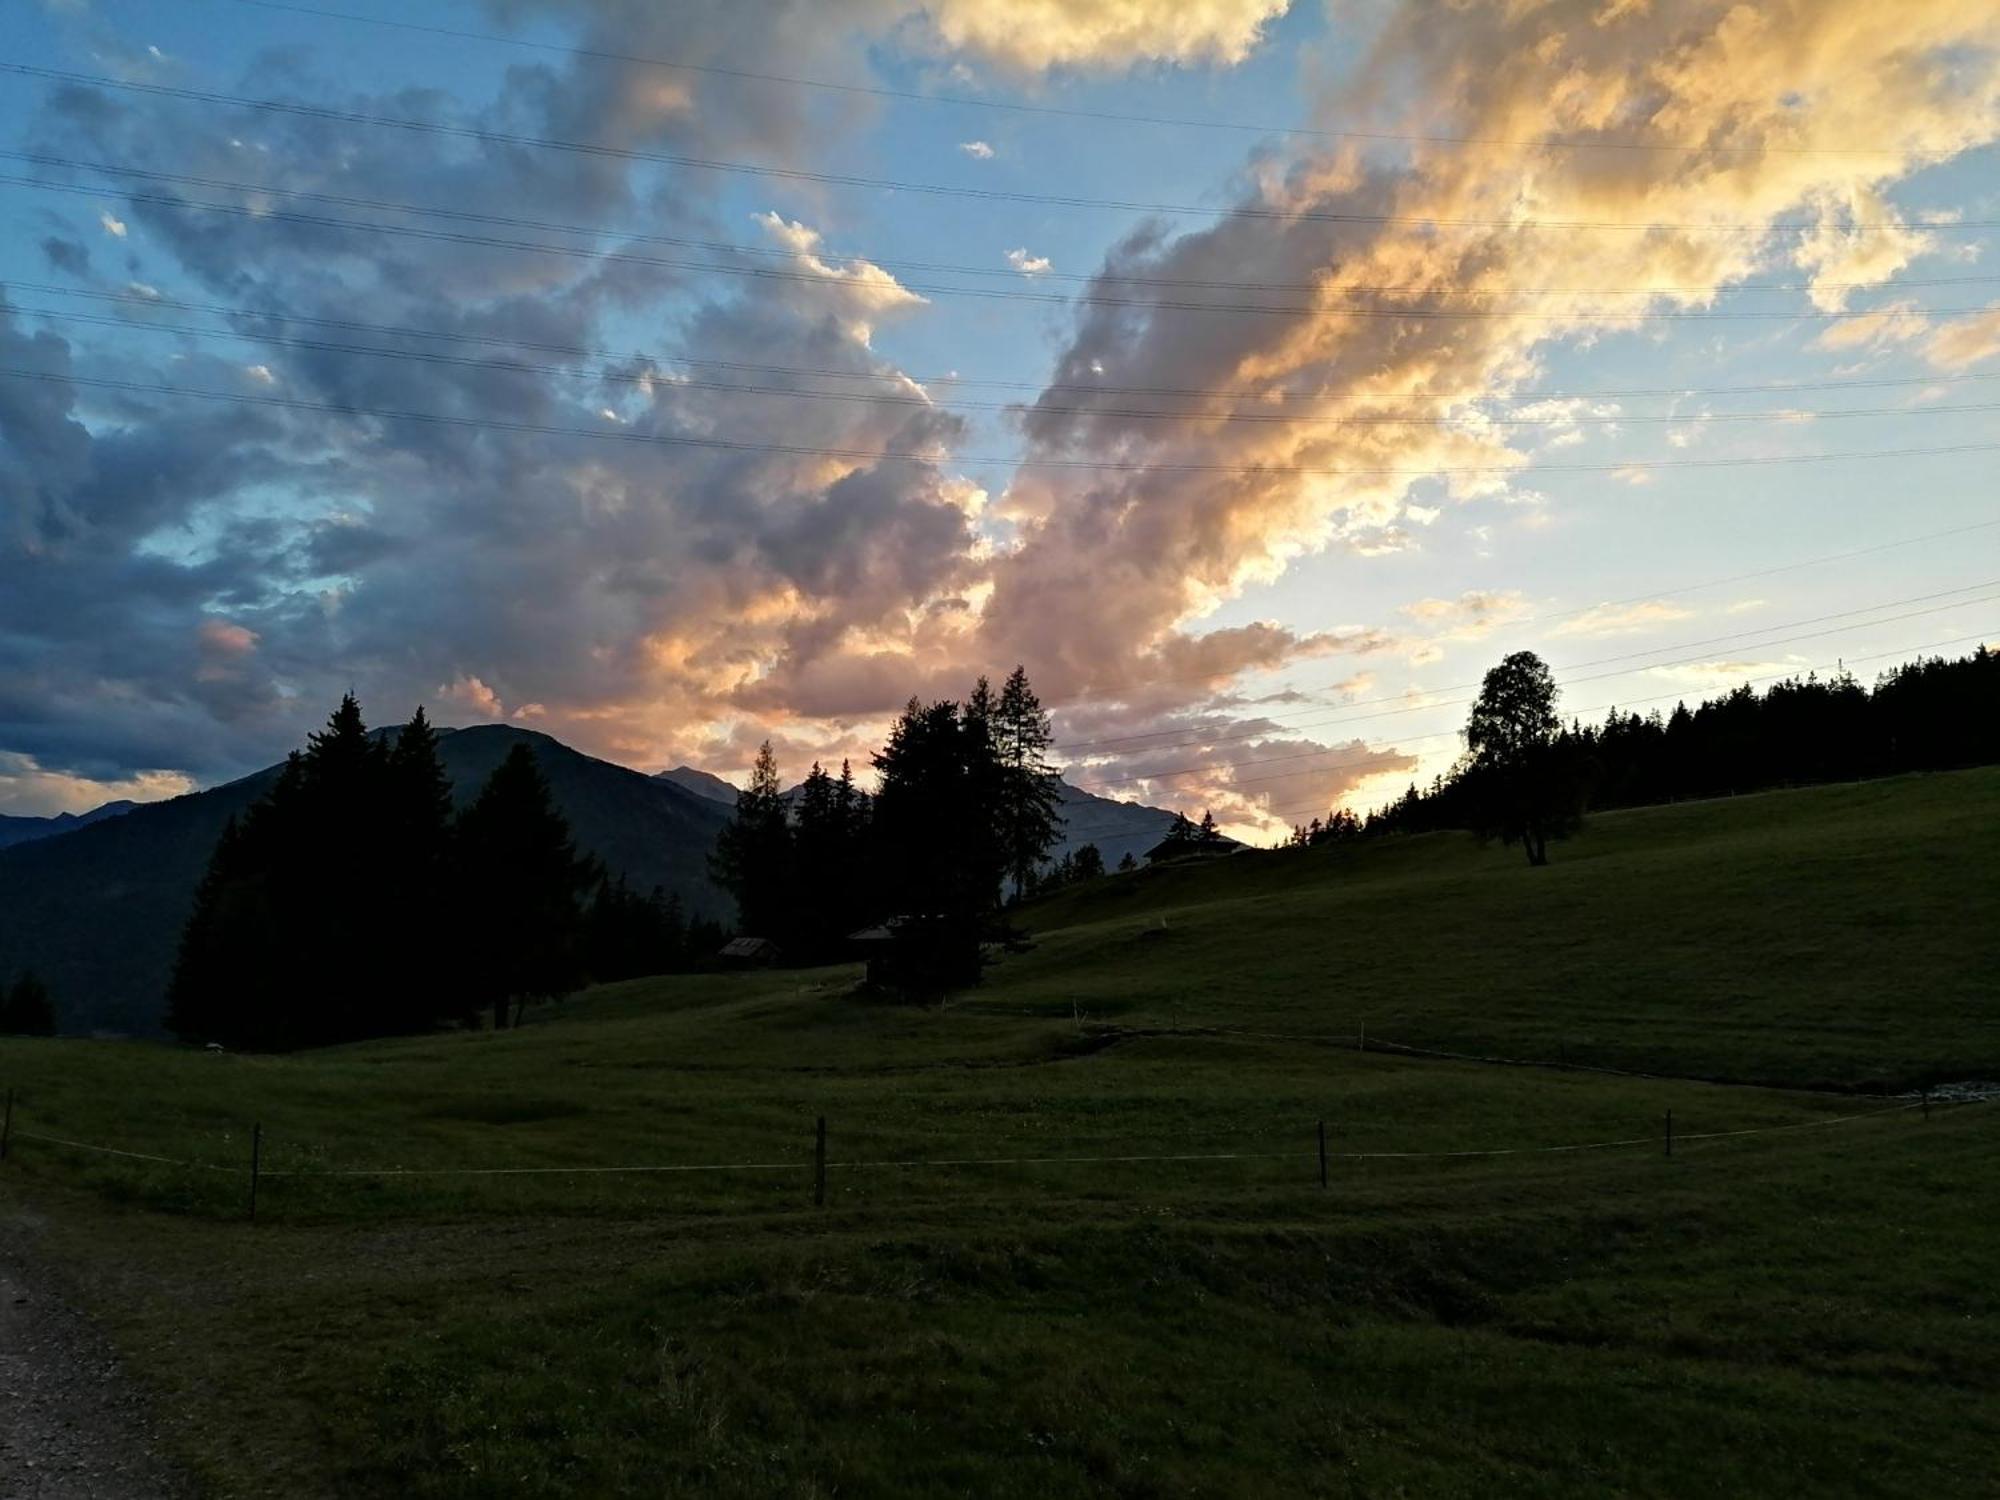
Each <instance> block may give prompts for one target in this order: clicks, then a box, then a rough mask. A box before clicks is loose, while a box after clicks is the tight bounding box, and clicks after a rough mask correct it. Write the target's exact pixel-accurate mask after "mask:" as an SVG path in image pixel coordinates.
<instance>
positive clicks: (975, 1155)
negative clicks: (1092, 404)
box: [0, 772, 2000, 1497]
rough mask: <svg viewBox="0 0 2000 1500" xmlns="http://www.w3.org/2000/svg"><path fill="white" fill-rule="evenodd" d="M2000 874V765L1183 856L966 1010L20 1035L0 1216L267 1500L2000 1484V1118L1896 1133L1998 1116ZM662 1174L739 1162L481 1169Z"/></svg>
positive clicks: (741, 1000) (790, 986)
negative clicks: (1978, 1089)
mask: <svg viewBox="0 0 2000 1500" xmlns="http://www.w3.org/2000/svg"><path fill="white" fill-rule="evenodd" d="M1996 835H2000V773H1994V772H1971V773H1963V774H1959V775H1952V776H1936V777H1924V778H1913V779H1905V780H1901V781H1895V782H1883V783H1873V784H1866V785H1860V786H1853V787H1841V788H1829V789H1821V790H1815V791H1806V792H1794V793H1783V794H1773V795H1770V796H1763V797H1754V798H1742V799H1735V800H1732V801H1728V802H1719V803H1708V804H1699V805H1687V806H1682V807H1676V808H1666V809H1658V810H1651V811H1646V812H1636V813H1627V814H1620V815H1617V816H1607V817H1602V818H1598V819H1595V820H1593V822H1592V823H1591V825H1590V827H1589V829H1588V831H1587V832H1586V834H1585V836H1584V837H1583V838H1581V839H1579V840H1578V841H1576V842H1574V843H1572V844H1569V845H1566V846H1563V847H1562V848H1560V849H1559V850H1558V851H1557V852H1556V863H1555V864H1553V865H1552V866H1550V867H1549V868H1548V869H1544V870H1529V869H1527V868H1526V867H1525V865H1524V864H1522V863H1521V862H1520V861H1519V858H1518V855H1517V854H1515V853H1514V852H1512V851H1508V850H1504V849H1499V848H1485V849H1482V848H1480V847H1479V846H1477V845H1476V844H1474V843H1472V842H1471V841H1470V840H1466V839H1460V838H1447V837H1433V838H1424V839H1414V840H1409V841H1402V842H1396V843H1388V844H1382V845H1377V846H1371V847H1366V848H1360V849H1356V850H1352V851H1345V852H1341V853H1338V854H1328V853H1326V852H1324V851H1318V852H1312V853H1298V854H1286V855H1277V856H1268V857H1259V858H1255V859H1249V858H1245V859H1239V860H1234V861H1229V862H1226V863H1224V864H1221V865H1216V866H1209V867H1205V868H1200V869H1176V870H1166V871H1153V872H1146V873H1144V874H1141V875H1138V876H1131V877H1118V878H1115V879H1111V880H1107V881H1105V882H1102V883H1101V884H1099V885H1097V886H1095V887H1092V888H1086V889H1081V890H1078V891H1075V892H1072V893H1070V894H1068V895H1066V896H1064V897H1062V898H1060V899H1058V900H1054V901H1050V902H1047V903H1045V904H1043V905H1041V906H1039V907H1037V908H1033V909H1031V910H1030V911H1029V913H1027V915H1026V923H1027V925H1028V926H1029V928H1030V929H1031V932H1032V944H1031V946H1030V947H1029V948H1028V949H1027V950H1026V951H1024V952H1020V953H1017V954H1010V955H1008V956H1006V957H1005V958H1003V959H1002V961H1001V962H1000V963H999V964H998V965H997V966H996V968H995V969H994V970H993V972H992V974H991V975H990V977H989V980H988V983H987V984H986V985H984V986H982V987H981V988H980V989H979V990H977V991H976V992H973V993H971V994H968V995H967V996H965V997H963V998H961V999H960V1000H958V1001H955V1002H954V1003H953V1004H952V1005H951V1006H949V1007H947V1008H945V1009H944V1010H942V1011H938V1010H925V1011H916V1010H909V1009H903V1008H898V1007H890V1006H883V1005H875V1004H867V1003H861V1002H857V1001H856V1000H854V999H852V998H851V997H850V995H849V990H850V987H851V985H852V982H853V978H854V975H853V974H852V972H851V971H846V970H821V971H814V972H810V973H804V974H798V973H779V974H769V975H751V976H740V977H714V978H700V979H676V980H660V981H639V982H634V983H631V984H627V985H621V986H615V987H610V988H607V989H604V990H600V991H596V992H593V993H591V994H589V995H586V996H583V997H579V998H578V999H577V1000H575V1001H573V1002H571V1003H569V1004H568V1005H567V1006H565V1007H562V1008H560V1010H558V1011H556V1012H554V1013H551V1014H549V1015H547V1016H544V1017H542V1018H539V1020H538V1022H537V1024H535V1025H533V1026H530V1027H529V1028H527V1029H525V1030H523V1031H521V1032H518V1033H514V1034H502V1035H497V1036H496V1035H470V1034H468V1035H452V1036H440V1037H433V1038H421V1039H413V1040H408V1041H401V1042H393V1043H383V1044H375V1045H370V1046H366V1047H356V1048H348V1049H340V1050H336V1051H329V1052H322V1053H313V1054H304V1055H299V1056H293V1057H283V1058H259V1057H242V1056H226V1057H218V1056H209V1055H203V1054H200V1053H191V1052H184V1051H179V1050H172V1049H164V1048H155V1047H147V1046H139V1045H120V1044H102V1043H96V1044H93V1043H78V1042H7V1043H0V1083H10V1084H12V1085H14V1086H15V1087H16V1088H17V1089H18V1091H19V1093H18V1102H17V1115H16V1120H15V1131H16V1137H15V1151H14V1155H13V1157H12V1159H11V1160H9V1162H8V1163H7V1164H6V1166H5V1168H4V1169H0V1205H4V1207H5V1208H6V1210H7V1211H8V1213H9V1215H10V1216H11V1217H12V1218H13V1220H14V1221H15V1223H16V1224H17V1225H21V1226H26V1227H25V1229H24V1230H23V1232H24V1233H27V1234H28V1235H30V1236H31V1238H32V1239H33V1240H34V1241H35V1242H37V1243H39V1244H40V1245H42V1246H43V1247H44V1249H45V1250H46V1252H47V1253H48V1254H49V1255H50V1256H52V1257H54V1258H56V1259H58V1260H59V1262H60V1263H61V1264H62V1265H63V1267H64V1268H65V1270H66V1272H67V1273H68V1275H69V1277H70V1279H71V1280H72V1281H73V1282H74V1284H75V1286H76V1288H77V1291H78V1294H79V1296H80V1297H81V1298H82V1300H84V1302H85V1303H86V1305H88V1306H90V1307H91V1308H92V1309H93V1310H94V1311H96V1312H98V1313H99V1314H100V1316H102V1317H103V1318H104V1319H105V1321H106V1324H107V1326H108V1327H109V1328H110V1329H111V1331H112V1332H113V1334H114V1336H115V1337H116V1338H117V1339H118V1340H119V1341H120V1343H121V1344H122V1345H123V1347H124V1348H125V1349H126V1350H127V1351H128V1353H129V1355H130V1358H131V1361H132V1363H133V1366H134V1368H135V1369H136V1370H137V1371H138V1372H139V1373H140V1374H141V1375H142V1376H143V1377H144V1378H145V1379H146V1381H147V1382H148V1383H149V1384H150V1385H151V1386H152V1388H153V1389H154V1390H155V1391H156V1392H157V1393H158V1395H159V1398H160V1408H161V1412H162V1414H163V1417H164V1419H165V1422H166V1426H167V1429H168V1431H169V1432H170V1434H171V1435H172V1437H173V1440H174V1442H175V1443H176V1444H177V1446H178V1448H179V1450H180V1451H181V1453H182V1454H183V1455H184V1456H185V1457H186V1458H187V1459H188V1461H189V1462H190V1463H192V1464H193V1465H195V1466H196V1468H197V1470H198V1471H199V1472H200V1473H201V1474H202V1476H203V1477H204V1478H205V1479H206V1480H207V1481H208V1483H209V1484H210V1485H211V1487H212V1488H213V1489H214V1490H215V1491H216V1492H217V1493H220V1494H225V1495H263V1494H272V1493H286V1494H313V1493H399V1494H416V1495H438V1496H472V1495H479V1496H486V1495H501V1496H512V1495H521V1496H528V1495H555V1494H583V1493H590V1494H598V1493H629V1494H638V1495H652V1494H661V1493H683V1492H685V1493H705V1494H718V1495H773V1494H778V1495H820V1496H827V1495H836V1494H837V1495H867V1494H879V1493H885V1492H900V1493H923V1494H932V1493H964V1494H995V1495H1029V1494H1033V1495H1036V1496H1038V1497H1047V1496H1050V1495H1068V1494H1077V1495H1082V1494H1103V1493H1111V1494H1121V1495H1132V1496H1141V1495H1264V1494H1272V1493H1314V1494H1357V1495H1359V1494H1367V1495H1384V1494H1388V1495H1395V1494H1408V1495H1474V1494H1481V1495H1484V1494H1493V1493H1510V1494H1534V1495H1591V1494H1603V1493H1607V1492H1621V1493H1633V1494H1648V1495H1662V1496H1665V1495H1675V1496H1679V1495H1685V1494H1689V1493H1696V1492H1704V1493H1716V1494H1746V1493H1772V1492H1779V1493H1789V1492H1799V1491H1803V1490H1807V1489H1811V1490H1815V1491H1818V1492H1821V1493H1827V1494H1871V1495H1872V1494H1882V1495H1888V1494H1908V1493H1913V1492H1918V1491H1924V1492H1928V1493H1932V1494H1983V1493H1990V1492H1991V1490H1992V1487H1993V1485H1994V1483H1995V1480H1994V1475H1995V1472H1996V1468H2000V1416H1996V1414H1995V1411H1994V1409H1993V1403H1992V1401H1991V1399H1990V1398H1991V1393H1992V1391H1993V1389H1994V1388H1995V1386H1996V1384H2000V1338H1996V1335H1995V1332H1994V1327H1995V1323H1994V1315H1995V1313H1996V1311H2000V1309H1996V1306H1995V1303H1996V1300H2000V1299H1996V1294H1995V1292H1994V1289H1993V1276H1992V1270H1993V1267H1994V1266H1995V1265H1996V1264H2000V1227H1996V1209H2000V1168H1996V1167H1995V1165H1994V1161H1995V1148H1996V1146H2000V1123H1996V1121H2000V1113H1996V1109H1995V1107H1994V1106H1991V1105H1956V1106H1949V1107H1946V1106H1940V1107H1939V1108H1937V1109H1935V1110H1934V1111H1932V1112H1931V1114H1930V1117H1929V1118H1928V1119H1927V1118H1926V1117H1925V1114H1924V1112H1923V1111H1921V1110H1918V1109H1913V1108H1902V1109H1892V1110H1886V1111H1885V1110H1884V1109H1883V1106H1884V1104H1885V1103H1896V1102H1900V1101H1896V1100H1893V1099H1889V1098H1887V1097H1885V1096H1886V1095H1887V1094H1889V1093H1890V1092H1892V1091H1898V1090H1906V1089H1910V1088H1914V1087H1916V1086H1919V1085H1921V1084H1924V1083H1927V1082H1945V1081H1951V1080H1964V1079H1993V1078H1996V1077H2000V997H1996V994H1995V989H1996V977H1995V976H2000V922H1996V920H1995V918H1996V915H2000V852H1996V851H1997V850H2000V837H1996ZM1363 1026H1365V1027H1366V1029H1367V1031H1368V1034H1369V1037H1370V1042H1371V1048H1370V1050H1368V1051H1366V1052H1362V1051H1360V1050H1359V1049H1358V1048H1357V1046H1356V1043H1357V1041H1358V1040H1359V1034H1360V1031H1361V1029H1362V1028H1363ZM1386 1043H1401V1044H1407V1045H1411V1046H1420V1047H1426V1048H1436V1049H1441V1050H1450V1051H1460V1052H1467V1053H1477V1054H1482V1055H1487V1054H1492V1055H1505V1056H1508V1057H1514V1058H1528V1059H1545V1060H1550V1061H1567V1062H1569V1063H1572V1064H1577V1065H1579V1066H1575V1067H1570V1068H1555V1067H1507V1066H1494V1065H1488V1064H1480V1063H1473V1062H1462V1061H1453V1060H1446V1059H1437V1058H1430V1057H1418V1056H1411V1055H1403V1054H1398V1053H1394V1052H1385V1051H1382V1050H1380V1048H1381V1047H1382V1046H1383V1045H1384V1044H1386ZM1598 1067H1603V1068H1620V1069H1627V1070H1634V1071H1642V1072H1646V1073H1651V1074H1657V1075H1665V1076H1657V1077H1646V1078H1640V1077H1631V1076H1623V1075H1620V1074H1615V1073H1609V1072H1599V1071H1590V1070H1589V1069H1591V1068H1598ZM1668 1110H1672V1111H1673V1115H1674V1121H1675V1127H1676V1130H1677V1132H1678V1133H1679V1136H1680V1139H1679V1141H1678V1142H1677V1145H1676V1150H1675V1152H1674V1154H1673V1155H1672V1156H1671V1157H1668V1156H1667V1155H1666V1154H1665V1152H1664V1149H1663V1148H1664V1140H1663V1133H1664V1121H1665V1116H1666V1113H1667V1111H1668ZM819 1116H824V1117H825V1118H826V1119H827V1121H828V1126H829V1151H828V1154H829V1157H830V1159H831V1165H830V1169H829V1173H828V1179H829V1193H828V1203H827V1205H826V1206H825V1207H824V1208H818V1209H816V1208H815V1207H813V1205H812V1186H813V1173H812V1166H811V1161H812V1132H813V1122H814V1120H815V1118H816V1117H819ZM1322 1120H1324V1121H1325V1122H1326V1126H1327V1129H1328V1133H1329V1144H1330V1147H1331V1149H1332V1151H1333V1152H1334V1156H1333V1159H1332V1160H1331V1162H1330V1164H1329V1183H1328V1185H1327V1187H1326V1188H1324V1189H1322V1188H1321V1187H1320V1185H1319V1176H1318V1171H1319V1168H1318V1162H1317V1157H1316V1130H1317V1126H1318V1123H1319V1122H1320V1121H1322ZM252 1122H259V1123H261V1124H262V1125H263V1127H264V1141H265V1145H264V1154H263V1163H264V1166H265V1168H266V1169H267V1171H268V1173H269V1175H267V1176H266V1177H265V1178H264V1180H263V1181H262V1183H261V1185H260V1200H259V1222H258V1223H257V1224H255V1225H254V1226H252V1225H250V1224H247V1223H245V1222H243V1215H244V1211H245V1208H246V1199H247V1188H248V1174H247V1161H248V1154H249V1140H248V1130H249V1126H250V1125H251V1123H252ZM1794 1125H1795V1126H1799V1127H1801V1128H1798V1129H1785V1130H1776V1131H1769V1132H1768V1133H1760V1134H1751V1135H1741V1136H1723V1137H1714V1136H1713V1135H1712V1133H1714V1132H1728V1131H1738V1130H1752V1129H1761V1128H1764V1127H1770V1126H1794ZM40 1137H58V1138H62V1139H67V1140H75V1141H88V1142H94V1143H100V1144H109V1145H115V1146H119V1147H122V1148H125V1149H128V1150H133V1151H138V1152H142V1153H146V1154H148V1155H153V1156H160V1157H165V1158H169V1159H170V1160H171V1161H173V1162H185V1163H195V1164H196V1165H193V1166H172V1165H163V1164H161V1163H157V1162H150V1161H143V1160H135V1159H130V1158H124V1157H113V1156H107V1155H102V1154H93V1153H86V1152H82V1151H78V1150H76V1149H74V1148H72V1147H66V1146H58V1145H55V1144H52V1143H51V1142H49V1141H47V1140H44V1139H40ZM1624 1140H1631V1141H1634V1142H1636V1144H1632V1145H1624V1146H1615V1147H1610V1148H1607V1149H1602V1150H1589V1151H1546V1150H1540V1149H1530V1150H1521V1151H1519V1153H1518V1154H1510V1155H1488V1156H1449V1155H1439V1156H1399V1155H1389V1154H1386V1153H1399V1152H1459V1151H1496V1150H1503V1149H1504V1150H1514V1149H1515V1148H1545V1147H1553V1146H1563V1145H1575V1144H1581V1143H1592V1142H1601V1141H1624ZM1129 1158H1154V1159H1138V1160H1134V1159H1129ZM1158 1158H1190V1159H1179V1160H1164V1159H1158ZM1212 1158H1221V1159H1212ZM940 1160H943V1161H948V1162H956V1163H966V1162H972V1163H978V1164H971V1165H967V1164H958V1165H919V1164H916V1163H923V1162H932V1163H935V1162H939V1161H940ZM638 1165H647V1166H676V1167H727V1168H730V1170H718V1171H706V1170H704V1171H689V1172H672V1173H602V1172H593V1173H572V1172H567V1171H563V1172H546V1173H526V1174H524V1173H516V1172H512V1171H510V1172H508V1173H506V1174H504V1175H453V1174H455V1173H459V1172H463V1171H464V1169H469V1168H478V1169H491V1168H509V1169H516V1168H524V1167H526V1168H570V1167H578V1166H597V1167H602V1166H638ZM392 1168H393V1169H399V1170H400V1171H401V1172H403V1173H406V1174H408V1175H390V1176H380V1175H338V1174H340V1173H343V1172H362V1171H364V1169H365V1172H366V1173H367V1174H372V1173H374V1172H375V1171H376V1170H377V1169H392Z"/></svg>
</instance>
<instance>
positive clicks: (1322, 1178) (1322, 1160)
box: [1319, 1120, 1326, 1187]
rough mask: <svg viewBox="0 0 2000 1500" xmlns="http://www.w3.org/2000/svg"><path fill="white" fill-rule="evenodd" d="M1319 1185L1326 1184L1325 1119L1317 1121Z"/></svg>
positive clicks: (1323, 1185)
mask: <svg viewBox="0 0 2000 1500" xmlns="http://www.w3.org/2000/svg"><path fill="white" fill-rule="evenodd" d="M1319 1185H1320V1186H1321V1187H1325V1186H1326V1121H1324V1120H1321V1121H1320V1122H1319Z"/></svg>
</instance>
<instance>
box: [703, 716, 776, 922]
mask: <svg viewBox="0 0 2000 1500" xmlns="http://www.w3.org/2000/svg"><path fill="white" fill-rule="evenodd" d="M792 853H793V851H792V828H791V819H790V818H789V816H788V815H787V814H786V811H785V798H784V793H783V790H782V789H781V787H780V786H779V784H778V760H777V757H776V756H775V755H773V754H772V752H771V742H770V741H769V740H766V741H764V743H763V745H762V747H761V748H760V749H759V750H758V751H757V763H756V764H755V765H754V766H752V767H751V770H750V785H749V786H748V787H746V788H745V789H744V790H743V791H740V792H738V793H737V794H736V811H735V814H734V816H732V817H731V818H730V820H729V823H728V826H727V827H725V828H724V829H723V830H722V832H721V834H720V835H719V836H718V837H717V839H716V842H715V852H714V854H712V855H711V856H710V857H709V872H710V874H712V875H713V876H714V878H715V883H716V884H717V885H719V886H721V887H722V888H723V889H724V890H726V891H728V892H729V894H730V895H732V896H734V897H735V898H736V919H737V930H738V931H739V932H740V933H742V934H743V935H745V936H752V937H765V938H773V939H778V938H781V937H783V936H786V935H789V934H788V932H787V929H788V928H789V926H790V919H791V915H792V900H793V894H792V893H793V886H794V880H793V875H794V871H793V858H792Z"/></svg>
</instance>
